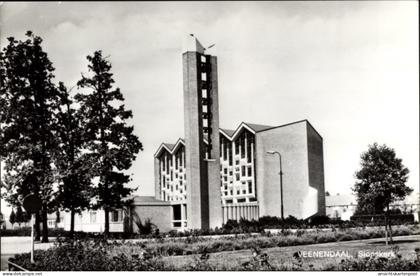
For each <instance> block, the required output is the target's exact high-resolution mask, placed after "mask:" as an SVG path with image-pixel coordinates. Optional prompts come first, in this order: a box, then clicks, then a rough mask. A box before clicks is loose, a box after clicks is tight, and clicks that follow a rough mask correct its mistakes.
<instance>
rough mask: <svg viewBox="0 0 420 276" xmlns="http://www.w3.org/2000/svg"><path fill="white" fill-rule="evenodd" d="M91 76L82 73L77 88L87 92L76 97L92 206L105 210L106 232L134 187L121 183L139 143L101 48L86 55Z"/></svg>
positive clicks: (128, 178)
mask: <svg viewBox="0 0 420 276" xmlns="http://www.w3.org/2000/svg"><path fill="white" fill-rule="evenodd" d="M87 59H88V61H89V63H90V64H89V65H88V68H89V72H90V76H84V75H82V79H81V80H80V81H79V82H78V86H79V87H80V88H84V89H85V90H87V91H90V93H79V94H77V95H76V96H75V99H76V100H77V101H78V103H79V104H80V114H81V117H82V122H83V127H82V129H83V139H84V142H85V144H84V147H85V149H86V150H87V153H86V155H87V156H88V157H89V160H90V162H89V165H90V166H91V168H92V173H93V176H95V177H97V179H98V184H97V186H96V187H95V189H94V191H95V193H94V194H95V195H96V197H95V200H96V203H95V204H94V207H96V208H103V209H104V211H105V230H104V232H105V234H106V235H107V234H108V233H109V213H110V211H112V210H114V209H115V208H122V207H123V203H124V200H123V199H124V197H126V196H127V195H129V194H130V193H131V192H132V191H133V189H130V188H127V187H125V186H124V184H126V183H128V182H129V181H130V176H129V175H127V174H126V173H124V170H127V169H128V168H130V167H131V165H132V162H133V161H134V159H135V157H136V154H137V153H138V152H139V151H140V150H142V148H143V147H142V144H141V142H140V141H139V139H138V137H137V136H136V135H135V134H134V133H133V130H134V128H133V126H129V125H128V124H127V120H128V119H130V118H132V116H133V115H132V112H131V111H130V110H126V108H125V106H124V104H122V102H123V101H124V97H123V95H122V93H121V91H120V89H119V88H113V83H114V80H113V78H112V75H113V74H112V73H110V71H111V64H110V62H109V61H108V60H106V58H104V57H102V52H101V51H96V52H94V54H93V55H92V56H87Z"/></svg>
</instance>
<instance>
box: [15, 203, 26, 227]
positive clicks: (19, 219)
mask: <svg viewBox="0 0 420 276" xmlns="http://www.w3.org/2000/svg"><path fill="white" fill-rule="evenodd" d="M15 221H16V223H17V224H19V227H20V225H21V224H22V223H24V222H25V220H24V217H23V211H22V207H21V206H20V205H19V206H18V207H17V208H16V218H15Z"/></svg>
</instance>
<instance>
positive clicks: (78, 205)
mask: <svg viewBox="0 0 420 276" xmlns="http://www.w3.org/2000/svg"><path fill="white" fill-rule="evenodd" d="M58 90H59V92H60V106H61V108H60V110H59V112H58V114H57V120H58V121H57V133H58V135H57V137H58V139H59V147H58V150H57V152H56V155H55V164H56V165H57V169H58V171H59V175H60V181H59V185H58V190H57V193H56V202H57V206H60V207H61V208H62V209H64V210H65V211H70V237H72V236H73V234H74V216H75V214H76V213H81V211H83V210H85V209H86V208H88V207H89V204H90V199H91V194H92V189H91V176H90V163H89V160H88V159H87V158H86V155H85V154H82V150H83V139H82V138H83V137H82V132H81V131H80V129H81V127H82V123H81V116H80V113H78V112H77V110H76V109H75V108H74V107H73V106H72V104H73V100H72V99H71V97H70V91H67V88H66V87H65V86H64V84H63V83H61V82H60V83H59V87H58Z"/></svg>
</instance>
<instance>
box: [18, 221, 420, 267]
mask: <svg viewBox="0 0 420 276" xmlns="http://www.w3.org/2000/svg"><path fill="white" fill-rule="evenodd" d="M411 234H420V229H419V228H418V227H415V226H411V227H408V226H400V227H396V228H395V229H394V235H395V236H400V235H411ZM379 237H384V232H383V230H381V229H380V228H377V229H372V228H369V229H362V228H360V229H355V230H348V231H330V232H326V231H319V232H309V233H306V232H303V233H294V234H291V233H288V232H286V233H283V234H279V235H269V234H265V235H260V236H257V237H255V236H251V235H248V236H242V237H228V238H226V237H223V238H220V239H208V238H200V237H189V238H187V239H184V240H174V239H172V240H171V239H170V240H164V239H157V240H155V241H151V240H149V241H147V242H134V243H133V242H128V241H122V242H118V241H111V242H109V241H106V240H101V239H86V240H76V241H72V240H64V241H63V240H62V239H58V240H57V243H58V244H57V247H54V248H50V249H48V250H46V251H36V253H35V261H36V264H30V262H29V254H20V255H16V256H15V258H14V259H13V260H11V261H13V262H14V263H16V264H18V265H20V266H22V267H24V268H27V269H29V270H41V271H49V270H63V271H65V270H167V269H169V268H168V267H164V266H163V263H162V262H161V260H160V257H162V256H175V255H190V254H202V253H203V252H205V253H206V254H207V253H214V252H221V251H234V250H242V249H252V248H257V247H258V248H270V247H282V246H292V245H305V244H316V243H326V242H335V241H344V240H358V239H369V238H379ZM185 269H186V270H188V269H187V268H185ZM169 270H170V269H169ZM222 270H223V269H222ZM280 270H284V269H280Z"/></svg>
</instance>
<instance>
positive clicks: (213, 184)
mask: <svg viewBox="0 0 420 276" xmlns="http://www.w3.org/2000/svg"><path fill="white" fill-rule="evenodd" d="M185 46H186V47H185V48H186V49H185V50H184V53H183V55H182V59H183V84H184V132H185V148H186V152H185V153H186V155H185V161H186V178H187V227H188V228H189V229H208V228H214V227H220V226H221V225H222V205H221V192H220V144H219V101H218V87H217V58H216V57H215V56H212V55H208V54H205V48H204V47H203V46H202V45H201V44H200V42H199V41H198V40H197V39H196V38H195V37H194V36H192V35H190V36H189V37H188V38H187V40H186V45H185Z"/></svg>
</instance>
